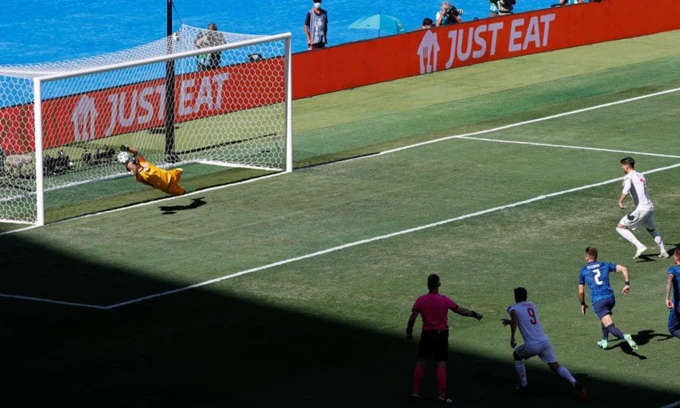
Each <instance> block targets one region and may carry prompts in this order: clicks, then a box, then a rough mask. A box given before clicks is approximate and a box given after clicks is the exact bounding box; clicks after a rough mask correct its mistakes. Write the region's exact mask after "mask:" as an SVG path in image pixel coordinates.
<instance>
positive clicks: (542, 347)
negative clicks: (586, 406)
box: [502, 288, 587, 399]
mask: <svg viewBox="0 0 680 408" xmlns="http://www.w3.org/2000/svg"><path fill="white" fill-rule="evenodd" d="M515 302H517V303H515V304H514V305H512V306H510V307H508V314H510V319H502V322H503V326H507V325H510V347H512V348H513V349H514V352H513V353H512V356H513V358H514V359H515V370H516V371H517V375H518V376H519V381H520V391H524V392H526V390H527V387H528V383H527V370H526V367H525V365H524V361H523V360H527V359H529V358H531V357H533V356H538V357H539V358H540V359H541V361H543V362H544V363H546V364H548V366H549V367H550V369H551V370H553V371H554V372H555V373H557V374H559V375H560V376H561V377H563V378H564V379H566V380H567V381H569V383H570V384H571V385H572V386H573V387H574V390H576V392H577V393H578V396H579V398H581V399H585V398H586V396H587V394H586V390H585V389H584V388H583V386H582V385H581V384H579V382H578V381H576V379H575V378H574V377H573V376H572V375H571V373H570V372H569V370H567V368H566V367H562V366H560V364H559V363H558V362H557V357H556V356H555V351H554V350H553V347H552V344H550V339H548V336H546V335H545V333H544V332H543V328H542V327H541V320H540V319H539V318H538V309H537V308H536V305H535V304H534V303H532V302H528V301H527V290H526V289H524V288H516V289H515ZM518 327H519V331H520V333H522V338H524V344H522V345H520V346H517V341H516V340H515V332H516V330H517V328H518Z"/></svg>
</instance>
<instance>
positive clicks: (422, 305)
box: [413, 293, 458, 330]
mask: <svg viewBox="0 0 680 408" xmlns="http://www.w3.org/2000/svg"><path fill="white" fill-rule="evenodd" d="M456 308H458V305H457V304H456V302H454V301H453V300H451V298H448V297H446V296H444V295H439V294H436V293H428V294H427V295H423V296H421V297H419V298H418V299H417V300H416V303H414V304H413V310H414V311H416V312H418V313H420V315H421V316H423V330H446V328H447V327H449V310H455V309H456Z"/></svg>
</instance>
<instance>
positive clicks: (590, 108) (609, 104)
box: [368, 88, 680, 157]
mask: <svg viewBox="0 0 680 408" xmlns="http://www.w3.org/2000/svg"><path fill="white" fill-rule="evenodd" d="M678 91H680V88H673V89H667V90H665V91H660V92H654V93H651V94H647V95H641V96H636V97H634V98H628V99H622V100H620V101H615V102H609V103H605V104H602V105H595V106H591V107H589V108H583V109H577V110H573V111H569V112H563V113H558V114H556V115H550V116H544V117H542V118H537V119H531V120H525V121H523V122H517V123H512V124H510V125H505V126H499V127H496V128H492V129H485V130H480V131H477V132H471V133H465V134H462V135H452V136H446V137H441V138H439V139H433V140H428V141H425V142H421V143H416V144H412V145H408V146H402V147H397V148H395V149H390V150H385V151H382V152H379V153H376V155H383V154H390V153H396V152H401V151H403V150H408V149H413V148H416V147H421V146H427V145H430V144H434V143H439V142H444V141H447V140H453V139H466V138H471V137H472V136H478V135H485V134H488V133H494V132H500V131H501V130H506V129H512V128H516V127H520V126H526V125H530V124H532V123H539V122H544V121H546V120H552V119H558V118H562V117H565V116H570V115H576V114H579V113H584V112H590V111H593V110H597V109H603V108H608V107H610V106H616V105H621V104H624V103H629V102H635V101H640V100H643V99H648V98H653V97H655V96H661V95H667V94H670V93H673V92H678ZM551 147H565V146H560V145H554V146H551ZM570 148H572V149H583V150H595V148H589V147H579V146H570ZM603 151H607V150H603ZM618 153H630V154H633V153H634V152H623V151H619V152H618ZM636 154H645V155H648V156H651V155H654V153H636ZM368 157H370V156H368Z"/></svg>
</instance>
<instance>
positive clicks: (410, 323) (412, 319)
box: [406, 310, 420, 341]
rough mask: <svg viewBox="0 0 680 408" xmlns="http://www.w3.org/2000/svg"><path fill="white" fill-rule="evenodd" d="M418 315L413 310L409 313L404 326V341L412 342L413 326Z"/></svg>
mask: <svg viewBox="0 0 680 408" xmlns="http://www.w3.org/2000/svg"><path fill="white" fill-rule="evenodd" d="M419 314H420V313H418V312H417V311H415V310H414V311H412V312H411V317H409V318H408V323H407V324H406V340H408V341H411V340H413V325H414V324H415V323H416V319H417V318H418V315H419Z"/></svg>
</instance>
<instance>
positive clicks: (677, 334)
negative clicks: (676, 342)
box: [671, 329, 680, 339]
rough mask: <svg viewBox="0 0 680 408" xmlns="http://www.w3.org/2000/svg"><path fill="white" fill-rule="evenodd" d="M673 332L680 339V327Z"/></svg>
mask: <svg viewBox="0 0 680 408" xmlns="http://www.w3.org/2000/svg"><path fill="white" fill-rule="evenodd" d="M671 334H672V335H673V336H675V337H677V338H679V339H680V329H678V330H675V331H672V332H671Z"/></svg>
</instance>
